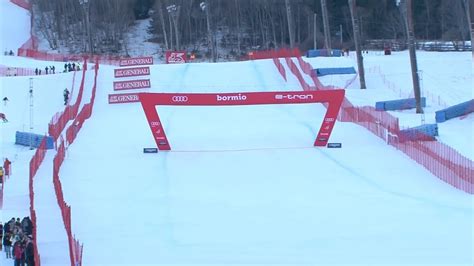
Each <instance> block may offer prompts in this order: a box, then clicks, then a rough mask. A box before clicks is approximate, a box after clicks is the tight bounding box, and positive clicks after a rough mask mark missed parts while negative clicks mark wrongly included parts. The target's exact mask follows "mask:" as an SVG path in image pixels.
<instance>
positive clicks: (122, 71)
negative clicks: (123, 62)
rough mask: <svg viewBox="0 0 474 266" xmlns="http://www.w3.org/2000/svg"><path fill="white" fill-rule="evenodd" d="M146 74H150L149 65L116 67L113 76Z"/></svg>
mask: <svg viewBox="0 0 474 266" xmlns="http://www.w3.org/2000/svg"><path fill="white" fill-rule="evenodd" d="M147 75H150V67H131V68H118V69H115V70H114V77H116V78H123V77H135V76H147Z"/></svg>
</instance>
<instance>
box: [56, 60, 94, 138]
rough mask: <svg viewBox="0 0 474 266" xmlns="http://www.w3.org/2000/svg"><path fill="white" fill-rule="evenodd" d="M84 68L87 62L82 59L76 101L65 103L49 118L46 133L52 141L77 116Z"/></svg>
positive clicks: (82, 87) (84, 74) (84, 75)
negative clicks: (62, 109)
mask: <svg viewBox="0 0 474 266" xmlns="http://www.w3.org/2000/svg"><path fill="white" fill-rule="evenodd" d="M86 70H87V62H86V61H85V60H84V67H83V69H82V79H81V85H80V86H79V93H78V95H77V99H76V102H75V103H74V104H73V105H67V106H66V107H65V108H64V111H63V112H60V113H57V114H55V115H54V116H53V118H52V119H51V122H50V123H49V124H48V133H49V135H50V136H51V137H53V139H54V141H56V140H57V139H58V138H59V136H60V135H61V132H63V130H64V128H65V127H66V124H67V123H68V122H69V121H70V120H73V119H74V118H75V117H76V116H77V112H78V111H79V106H80V105H81V101H82V95H83V93H84V81H85V77H86ZM74 75H75V74H74Z"/></svg>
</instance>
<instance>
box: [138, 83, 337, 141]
mask: <svg viewBox="0 0 474 266" xmlns="http://www.w3.org/2000/svg"><path fill="white" fill-rule="evenodd" d="M344 94H345V91H344V90H324V91H304V92H300V91H279V92H242V93H139V94H138V97H139V101H140V102H141V104H142V107H143V110H144V111H145V116H146V118H147V120H148V123H149V126H150V129H151V131H152V134H153V137H154V139H155V142H156V144H157V146H158V149H159V150H171V146H170V144H169V142H168V139H167V137H166V134H165V132H164V130H163V127H162V124H161V121H160V118H159V115H158V112H157V110H156V109H157V108H156V106H157V105H176V106H178V105H184V106H216V105H261V104H302V103H327V104H328V107H327V112H326V115H325V116H324V119H323V123H322V125H321V128H320V130H319V132H318V135H317V137H316V140H315V142H314V146H318V147H325V146H326V145H327V143H328V141H329V137H330V136H331V132H332V129H333V127H334V124H335V123H336V119H337V115H338V113H339V109H340V108H341V104H342V101H343V99H344Z"/></svg>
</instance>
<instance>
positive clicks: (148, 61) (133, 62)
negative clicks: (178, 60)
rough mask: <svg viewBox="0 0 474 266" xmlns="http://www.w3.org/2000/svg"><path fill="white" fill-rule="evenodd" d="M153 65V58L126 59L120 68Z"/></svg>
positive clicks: (122, 60) (122, 61) (121, 61)
mask: <svg viewBox="0 0 474 266" xmlns="http://www.w3.org/2000/svg"><path fill="white" fill-rule="evenodd" d="M140 65H153V57H151V56H149V57H137V58H126V59H121V60H120V66H122V67H123V66H140Z"/></svg>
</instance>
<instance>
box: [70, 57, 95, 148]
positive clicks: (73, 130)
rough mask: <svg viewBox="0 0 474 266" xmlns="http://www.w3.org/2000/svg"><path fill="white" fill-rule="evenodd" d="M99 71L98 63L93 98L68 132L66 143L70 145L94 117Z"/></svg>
mask: <svg viewBox="0 0 474 266" xmlns="http://www.w3.org/2000/svg"><path fill="white" fill-rule="evenodd" d="M98 71H99V64H98V63H96V65H95V76H94V84H93V86H92V96H91V99H90V102H89V103H87V104H85V105H84V106H83V107H82V110H81V111H80V112H79V114H78V115H77V117H76V118H75V119H74V122H73V123H72V125H70V126H69V127H68V128H67V130H66V141H67V143H68V145H70V144H72V143H73V142H74V140H75V139H76V136H77V133H78V132H79V131H80V130H81V128H82V125H83V124H84V122H85V120H86V119H88V118H90V117H91V115H92V107H93V106H94V102H95V94H96V86H97V74H98Z"/></svg>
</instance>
